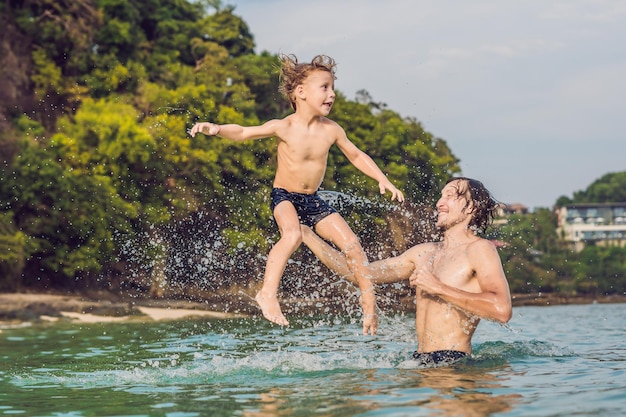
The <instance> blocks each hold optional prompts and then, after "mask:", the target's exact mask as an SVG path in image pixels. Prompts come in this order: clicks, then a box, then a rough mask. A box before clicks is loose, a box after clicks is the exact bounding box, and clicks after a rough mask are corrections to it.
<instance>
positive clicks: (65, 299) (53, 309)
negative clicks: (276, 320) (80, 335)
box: [0, 293, 249, 326]
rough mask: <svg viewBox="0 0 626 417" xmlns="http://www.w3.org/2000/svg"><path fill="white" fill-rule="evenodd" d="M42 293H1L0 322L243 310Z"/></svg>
mask: <svg viewBox="0 0 626 417" xmlns="http://www.w3.org/2000/svg"><path fill="white" fill-rule="evenodd" d="M111 298H113V297H110V296H108V297H105V298H98V297H86V296H80V295H59V294H41V293H0V325H1V324H5V325H8V326H10V325H11V324H17V323H23V322H30V321H50V322H54V321H60V320H67V321H77V322H82V323H101V322H102V323H104V322H123V321H139V320H153V321H162V320H180V319H184V318H189V317H207V318H212V319H230V318H239V317H245V316H248V315H249V314H247V313H241V312H236V313H235V312H224V311H215V310H211V309H210V308H208V306H207V304H206V303H200V302H192V301H181V300H152V299H138V300H136V299H133V300H128V299H113V300H111Z"/></svg>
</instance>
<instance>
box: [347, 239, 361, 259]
mask: <svg viewBox="0 0 626 417" xmlns="http://www.w3.org/2000/svg"><path fill="white" fill-rule="evenodd" d="M343 253H344V255H346V257H348V258H355V257H359V256H360V255H361V254H362V253H363V248H362V247H361V243H360V242H359V240H358V239H351V240H349V241H347V242H346V244H345V245H344V247H343Z"/></svg>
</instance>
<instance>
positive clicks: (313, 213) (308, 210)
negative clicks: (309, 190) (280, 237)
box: [270, 188, 337, 227]
mask: <svg viewBox="0 0 626 417" xmlns="http://www.w3.org/2000/svg"><path fill="white" fill-rule="evenodd" d="M270 197H271V200H272V201H271V203H270V208H271V209H272V213H273V212H274V208H276V206H277V205H278V203H281V202H283V201H289V202H291V204H293V206H294V207H295V208H296V212H297V213H298V218H299V219H300V223H301V224H304V225H307V226H309V227H314V226H315V225H316V224H317V223H319V222H320V220H322V219H323V218H324V217H326V216H329V215H331V214H333V213H337V210H335V209H334V208H332V207H331V206H330V205H329V204H328V203H327V202H326V201H324V200H323V199H322V198H321V197H320V196H319V195H318V194H317V192H315V193H314V194H300V193H291V192H289V191H287V190H285V189H283V188H274V189H273V190H272V193H271V194H270Z"/></svg>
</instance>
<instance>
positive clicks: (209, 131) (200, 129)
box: [189, 122, 221, 137]
mask: <svg viewBox="0 0 626 417" xmlns="http://www.w3.org/2000/svg"><path fill="white" fill-rule="evenodd" d="M220 130H221V128H220V125H218V124H216V123H210V122H202V123H196V124H195V125H193V127H192V128H191V130H190V131H189V134H190V135H191V137H195V136H196V133H203V134H205V135H207V136H215V135H219V133H220Z"/></svg>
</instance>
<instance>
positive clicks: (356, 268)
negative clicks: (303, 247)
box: [315, 213, 378, 335]
mask: <svg viewBox="0 0 626 417" xmlns="http://www.w3.org/2000/svg"><path fill="white" fill-rule="evenodd" d="M315 231H316V232H317V233H318V234H319V235H320V236H321V237H323V238H324V239H327V240H330V241H331V242H332V243H334V244H335V245H336V246H337V247H338V248H339V249H340V250H341V251H342V252H343V253H344V255H345V256H346V258H347V263H348V267H349V268H350V270H351V271H352V273H353V274H354V277H355V278H356V281H357V282H358V284H359V288H360V290H361V306H362V307H363V334H368V333H370V334H372V335H374V334H376V330H377V329H378V317H377V314H376V294H375V293H374V284H373V283H372V281H371V277H370V276H369V269H368V263H369V262H368V260H367V256H366V255H365V251H364V250H363V247H362V246H361V243H360V242H359V239H358V237H357V236H356V235H355V234H354V232H353V231H352V229H350V226H348V223H346V221H345V220H344V219H343V217H341V215H339V213H333V214H331V215H329V216H327V217H324V219H322V220H321V221H320V222H319V223H317V225H316V226H315Z"/></svg>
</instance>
